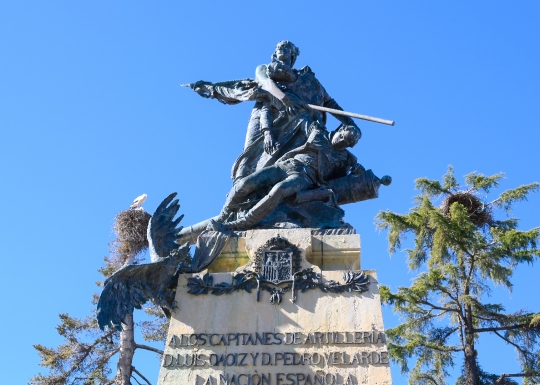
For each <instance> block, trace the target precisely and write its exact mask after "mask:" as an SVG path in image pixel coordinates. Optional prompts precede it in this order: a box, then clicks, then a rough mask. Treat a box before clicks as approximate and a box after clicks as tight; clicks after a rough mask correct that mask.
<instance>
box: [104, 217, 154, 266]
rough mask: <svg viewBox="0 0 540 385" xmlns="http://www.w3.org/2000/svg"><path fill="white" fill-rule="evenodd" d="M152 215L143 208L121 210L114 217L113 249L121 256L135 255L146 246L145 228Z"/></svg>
mask: <svg viewBox="0 0 540 385" xmlns="http://www.w3.org/2000/svg"><path fill="white" fill-rule="evenodd" d="M151 217H152V216H151V215H150V214H148V213H147V212H146V211H144V210H140V209H129V210H124V211H121V212H120V213H118V214H117V215H116V217H115V218H114V227H113V228H114V232H115V233H116V240H115V241H114V242H113V251H114V252H115V253H116V254H118V255H119V256H122V257H130V256H136V255H138V254H140V253H142V252H144V251H145V250H146V249H147V248H148V239H147V237H146V229H147V228H148V222H149V221H150V218H151Z"/></svg>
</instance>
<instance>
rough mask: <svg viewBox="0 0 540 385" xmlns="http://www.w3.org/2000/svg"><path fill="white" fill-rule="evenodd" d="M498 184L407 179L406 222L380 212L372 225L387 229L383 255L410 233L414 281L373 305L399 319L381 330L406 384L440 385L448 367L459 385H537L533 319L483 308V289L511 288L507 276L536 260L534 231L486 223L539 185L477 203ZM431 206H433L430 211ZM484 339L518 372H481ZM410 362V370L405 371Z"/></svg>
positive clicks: (510, 222)
mask: <svg viewBox="0 0 540 385" xmlns="http://www.w3.org/2000/svg"><path fill="white" fill-rule="evenodd" d="M502 177H503V176H502V174H496V175H492V176H485V175H482V174H480V173H477V172H473V173H471V174H468V175H466V176H465V182H466V186H461V185H460V184H459V183H458V182H457V180H456V178H455V177H454V173H453V170H452V168H451V167H450V168H449V170H448V172H447V173H446V174H445V175H444V177H443V181H442V183H441V182H439V181H436V180H429V179H426V178H421V179H418V180H416V186H417V188H418V189H419V190H420V194H419V195H418V196H416V197H415V206H414V207H413V208H412V209H411V210H410V212H409V213H408V214H404V215H403V214H397V213H394V212H391V211H385V212H380V213H379V214H378V216H377V225H378V227H379V228H381V229H385V230H388V241H389V251H390V253H394V252H395V251H396V249H398V248H401V247H402V242H403V241H404V238H405V236H406V235H408V234H412V235H414V246H413V247H412V248H410V249H405V251H406V253H407V256H408V264H409V268H410V269H411V270H416V271H420V272H419V275H418V276H417V277H416V278H415V279H414V281H413V283H412V284H411V286H410V287H399V288H398V290H397V292H392V291H391V290H390V288H388V287H386V286H382V287H381V299H382V301H383V302H384V303H386V304H389V305H391V306H393V309H394V311H395V312H397V313H398V314H399V315H400V316H401V317H402V320H403V323H402V324H400V325H398V326H397V327H395V328H392V329H389V330H388V331H387V333H388V337H389V345H388V348H389V352H390V356H391V357H392V359H393V360H394V362H397V363H399V364H400V365H401V369H402V372H404V373H406V372H408V373H409V383H410V384H421V385H424V384H425V385H428V384H430V385H442V384H446V383H447V380H448V369H449V368H450V367H452V366H454V364H455V363H461V364H462V368H463V369H462V370H463V374H462V376H461V377H460V378H459V379H458V381H457V384H459V385H462V384H465V385H487V384H495V385H503V384H505V385H509V384H516V382H515V381H513V380H512V378H517V377H523V378H524V379H523V381H524V382H523V383H524V384H538V383H540V313H534V312H531V311H527V310H521V311H517V312H514V313H509V312H506V311H505V308H504V306H503V305H502V304H497V303H489V302H487V300H486V298H487V297H488V296H489V294H490V291H491V288H492V287H493V285H502V286H504V287H505V288H507V289H508V290H511V289H512V282H511V278H512V274H513V272H514V270H515V268H516V267H517V266H518V265H520V264H524V263H526V264H532V263H533V262H534V261H535V260H536V259H537V258H538V257H539V255H540V249H539V248H538V244H539V242H540V229H539V228H534V229H531V230H528V231H522V230H518V220H517V219H516V218H508V217H507V218H506V219H504V220H495V219H494V215H495V214H497V213H499V212H500V211H501V210H502V211H506V212H507V213H510V211H511V209H512V206H513V205H514V204H515V203H516V202H519V201H523V200H526V197H527V195H528V194H529V193H531V192H538V191H539V189H540V185H539V184H538V183H532V184H529V185H524V186H520V187H518V188H515V189H512V190H508V191H505V192H503V193H502V194H500V195H499V196H498V197H497V198H496V199H494V200H492V201H491V202H483V200H482V199H481V197H482V196H487V194H489V192H490V190H491V189H492V188H494V187H497V186H498V184H499V182H500V180H501V178H502ZM437 200H442V203H441V204H440V205H436V202H437ZM485 333H490V334H492V335H494V336H497V337H498V338H500V339H501V340H502V341H504V342H505V343H506V344H507V345H508V346H509V347H512V348H514V349H515V350H516V352H517V360H518V362H519V364H520V367H521V371H520V372H519V373H511V374H503V373H498V374H490V373H486V372H484V371H483V370H482V368H481V367H480V357H478V353H477V350H476V348H475V344H476V342H477V341H478V339H479V338H480V337H481V336H482V335H484V334H485ZM413 358H416V364H415V365H414V366H413V367H412V368H409V361H410V360H411V359H413ZM456 360H457V361H456Z"/></svg>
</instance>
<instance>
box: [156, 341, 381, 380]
mask: <svg viewBox="0 0 540 385" xmlns="http://www.w3.org/2000/svg"><path fill="white" fill-rule="evenodd" d="M276 345H277V346H280V349H279V351H272V352H270V351H268V350H267V349H266V348H268V347H270V346H273V347H274V348H276V347H277V346H276ZM168 346H169V348H170V349H169V354H165V355H164V357H163V361H162V366H163V367H165V368H168V369H191V370H193V369H214V370H218V371H223V373H220V374H218V375H216V374H213V375H208V376H206V377H205V378H203V377H200V376H196V380H195V384H194V385H206V384H210V385H222V384H224V385H263V384H269V385H280V384H282V385H285V384H286V385H314V384H321V385H330V384H332V385H345V384H351V385H356V384H358V380H357V379H356V378H355V377H354V375H353V374H351V373H347V372H346V371H345V372H344V371H343V370H341V371H340V372H339V373H345V374H343V375H341V374H337V373H335V370H333V371H330V369H332V367H337V368H340V369H347V368H356V367H358V366H369V365H388V364H389V356H388V352H387V351H386V337H385V334H384V333H383V332H379V331H377V330H371V331H351V332H324V333H323V332H312V333H303V332H288V333H275V332H262V333H194V334H180V335H173V336H171V337H170V338H169V341H168ZM219 347H222V348H224V349H223V350H224V351H221V350H222V349H220V348H219ZM231 347H234V348H235V349H234V351H230V350H231V349H230V348H231ZM236 347H238V348H236ZM242 347H245V349H246V350H245V351H242V350H244V349H242ZM345 347H347V349H346V350H345V349H344V348H345ZM351 348H353V349H351ZM171 349H172V351H171ZM175 349H180V350H181V351H182V352H181V353H176V354H174V350H175ZM210 349H211V350H210ZM274 350H275V349H274ZM270 367H273V368H275V369H274V370H272V372H266V371H265V368H270ZM276 367H280V368H281V367H283V370H280V372H277V373H276V369H277V370H279V369H278V368H276ZM228 368H229V369H235V370H236V369H243V368H245V369H247V371H249V372H246V373H241V374H238V373H235V374H230V373H226V371H227V369H228ZM306 369H307V370H308V371H309V373H307V372H306Z"/></svg>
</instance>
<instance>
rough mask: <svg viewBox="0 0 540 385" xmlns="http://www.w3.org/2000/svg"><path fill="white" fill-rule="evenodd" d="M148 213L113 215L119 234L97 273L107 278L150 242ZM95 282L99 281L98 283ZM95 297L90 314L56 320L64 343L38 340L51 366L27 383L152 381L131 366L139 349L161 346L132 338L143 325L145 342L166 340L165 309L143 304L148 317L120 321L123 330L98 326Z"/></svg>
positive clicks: (43, 363) (62, 384)
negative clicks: (50, 345) (47, 343)
mask: <svg viewBox="0 0 540 385" xmlns="http://www.w3.org/2000/svg"><path fill="white" fill-rule="evenodd" d="M149 218H150V215H149V214H147V213H145V212H143V211H140V210H126V211H123V212H121V213H120V214H119V215H117V217H116V221H115V232H116V235H117V238H116V240H115V241H113V242H112V243H111V256H108V257H105V259H104V264H103V266H102V267H101V268H100V269H99V272H100V273H101V274H102V275H103V277H104V278H107V277H110V276H111V275H112V274H113V273H114V272H115V271H116V270H118V269H119V268H121V267H122V266H123V265H124V264H126V263H134V262H135V263H136V262H139V261H140V260H141V255H142V254H143V253H144V251H145V250H146V249H147V247H148V242H147V240H146V227H147V225H148V220H149ZM96 284H97V285H98V286H99V287H102V286H103V282H97V283H96ZM97 300H98V296H97V295H94V298H93V300H92V304H93V305H94V310H93V311H92V315H91V316H88V317H85V318H82V319H78V318H75V317H71V316H70V315H69V314H67V313H62V314H59V317H60V325H58V326H57V327H56V331H57V332H58V334H59V335H60V336H61V337H62V338H63V340H64V342H63V343H62V344H61V345H60V346H58V347H57V348H56V349H55V348H48V347H45V346H43V345H39V344H36V345H34V348H35V349H36V350H37V351H38V354H39V356H40V359H41V363H40V365H41V366H43V367H46V368H48V369H49V371H48V373H47V374H41V373H40V374H38V375H36V376H35V377H33V378H31V379H30V385H68V384H69V385H72V384H73V385H98V384H99V385H112V384H117V385H130V384H132V382H130V381H131V379H133V380H134V381H135V383H136V384H144V383H146V384H148V385H150V381H149V380H148V379H147V378H146V377H145V376H144V375H143V374H142V373H140V372H139V371H138V370H137V368H135V367H134V366H133V356H134V353H135V351H136V350H137V349H143V350H148V351H152V352H155V353H157V354H158V355H159V357H160V356H161V355H162V354H163V351H161V350H159V349H156V348H153V347H151V346H148V345H144V344H138V343H136V342H135V336H134V329H135V327H140V328H141V334H142V336H143V338H144V339H145V340H146V341H154V342H161V343H163V344H164V342H165V339H166V334H167V329H168V324H169V323H168V320H167V318H166V317H165V315H164V314H163V311H162V310H161V309H160V308H159V307H157V306H154V305H151V306H145V307H144V311H145V313H146V314H147V315H149V317H148V319H147V320H145V321H142V322H138V323H134V321H133V315H128V316H127V317H126V319H125V320H124V322H123V325H122V329H123V330H122V332H118V331H117V330H116V329H114V328H113V329H107V330H105V331H103V330H100V328H99V326H98V323H97V319H96V316H95V305H96V304H97ZM117 355H118V364H117V368H116V373H115V374H114V376H113V375H112V370H111V365H112V364H113V363H112V359H113V358H114V357H116V356H117Z"/></svg>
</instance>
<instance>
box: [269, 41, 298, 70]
mask: <svg viewBox="0 0 540 385" xmlns="http://www.w3.org/2000/svg"><path fill="white" fill-rule="evenodd" d="M298 55H300V50H299V49H298V47H297V46H295V45H294V44H293V43H291V42H290V41H288V40H282V41H280V42H279V43H277V46H276V50H275V51H274V53H273V54H272V61H276V60H279V61H281V62H285V63H286V62H288V61H289V59H290V66H291V67H292V66H294V63H295V62H296V58H297V57H298Z"/></svg>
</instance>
